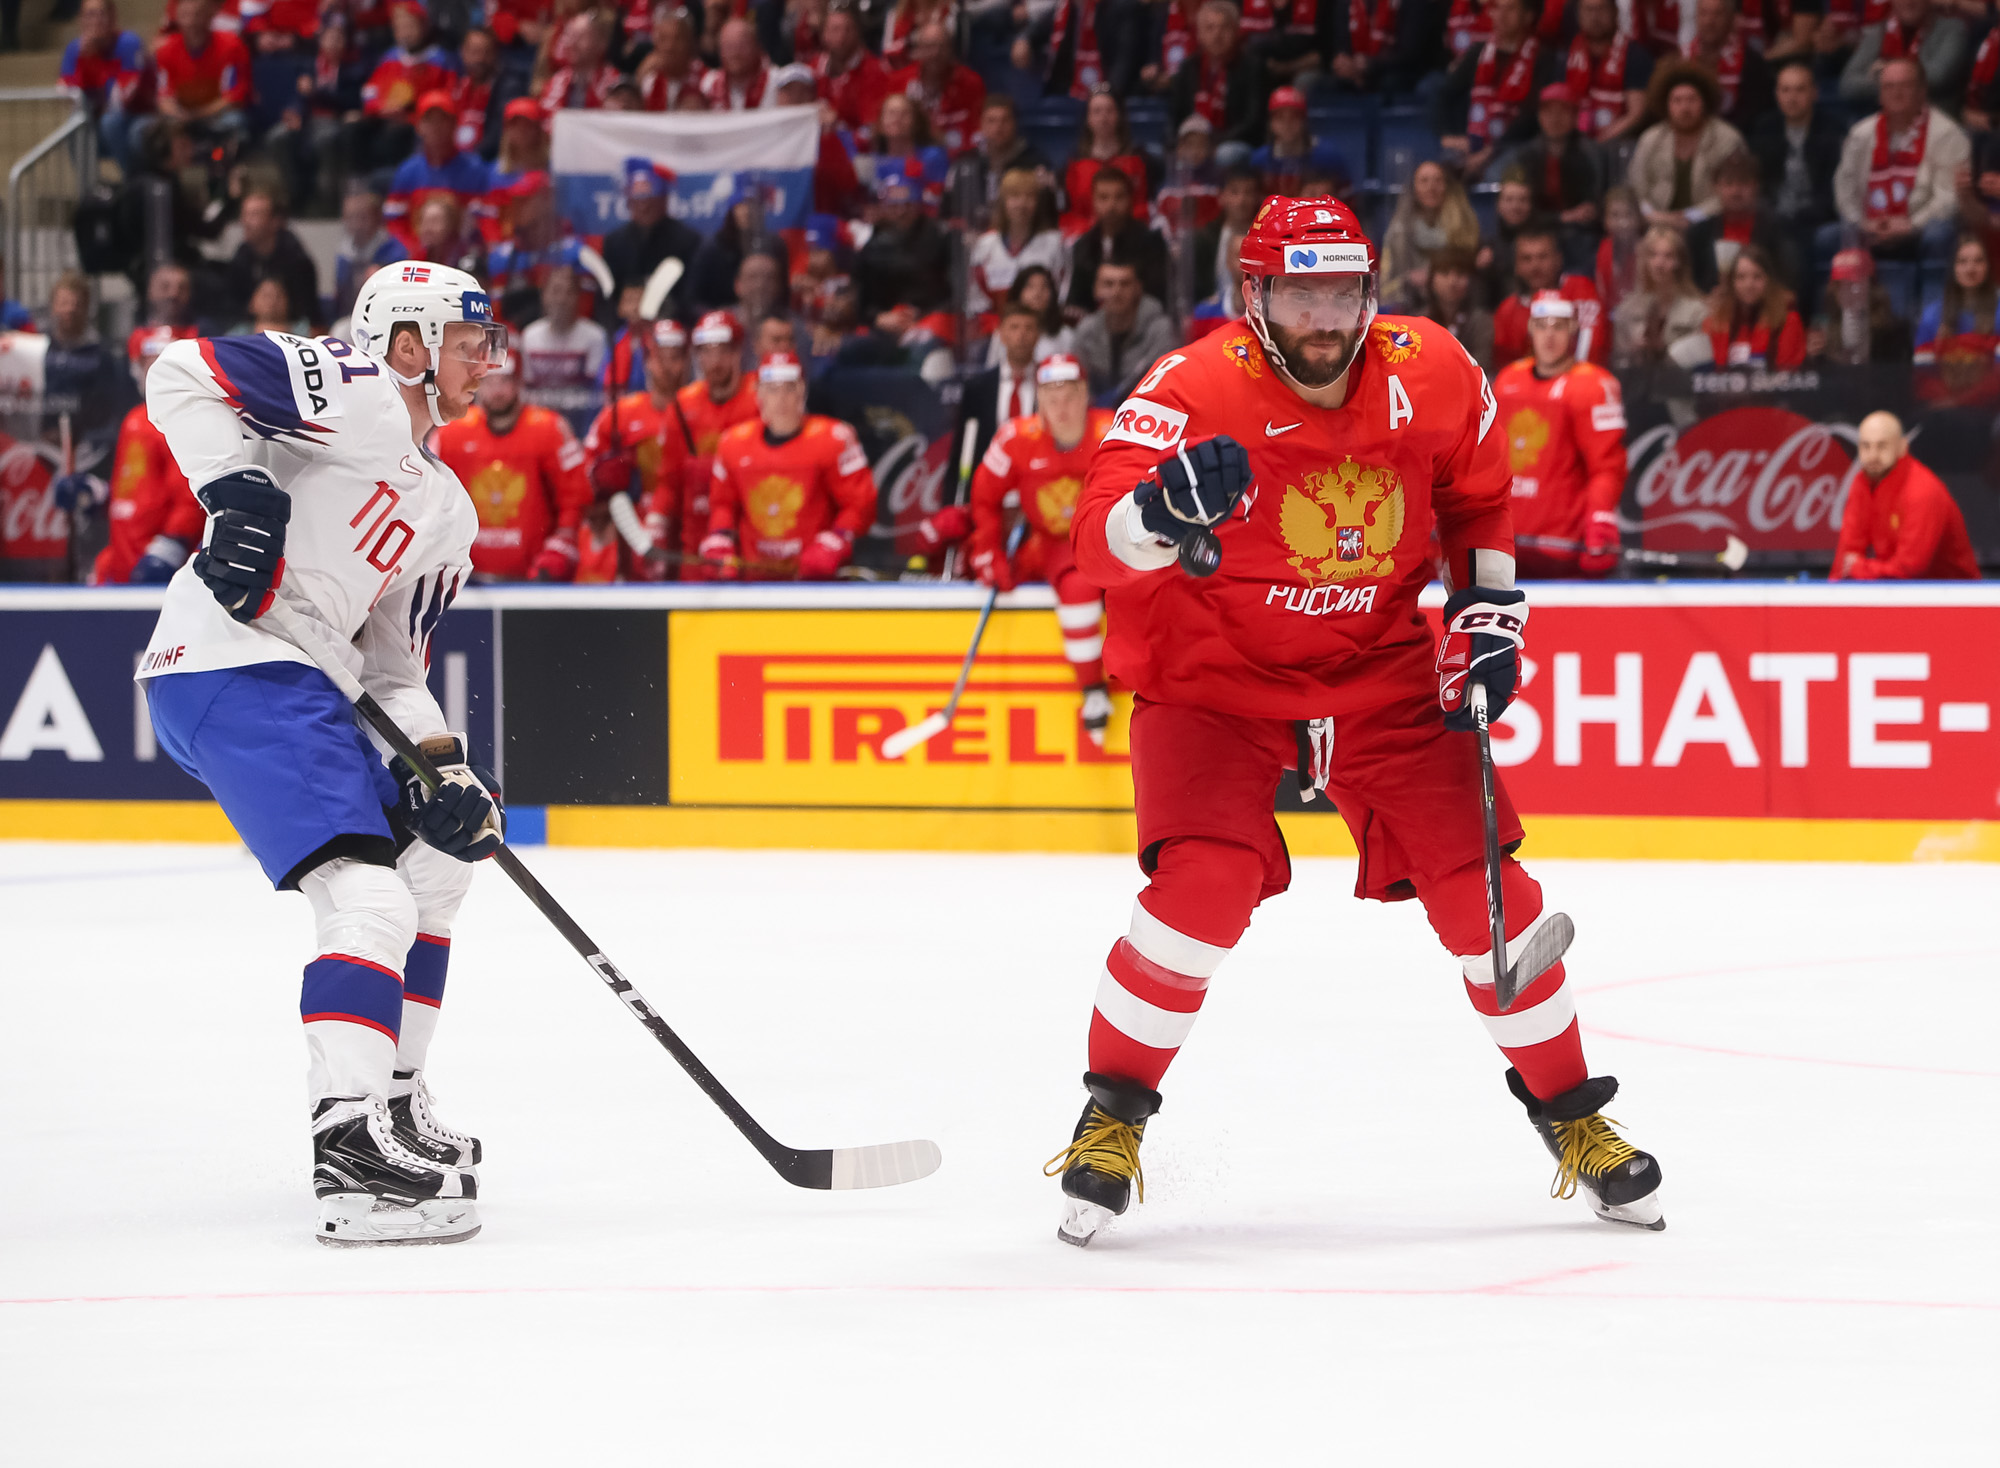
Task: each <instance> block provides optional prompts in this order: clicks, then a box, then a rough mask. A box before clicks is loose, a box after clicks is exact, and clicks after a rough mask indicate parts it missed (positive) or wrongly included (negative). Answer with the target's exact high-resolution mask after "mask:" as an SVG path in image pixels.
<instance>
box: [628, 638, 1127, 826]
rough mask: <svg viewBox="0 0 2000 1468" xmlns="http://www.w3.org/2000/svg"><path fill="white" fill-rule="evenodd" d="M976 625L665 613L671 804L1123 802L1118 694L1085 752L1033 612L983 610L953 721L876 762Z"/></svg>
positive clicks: (1068, 805) (932, 693)
mask: <svg viewBox="0 0 2000 1468" xmlns="http://www.w3.org/2000/svg"><path fill="white" fill-rule="evenodd" d="M977 617H978V614H977V613H976V612H971V611H906V612H859V611H857V612H826V611H812V612H788V611H767V612H723V611H717V612H676V613H674V614H673V616H672V617H671V618H670V619H669V622H668V639H669V646H670V652H669V658H668V664H669V667H670V669H671V674H670V696H669V708H670V717H671V720H672V735H671V753H670V756H669V761H668V763H669V768H670V770H671V772H672V778H671V788H672V800H673V802H674V804H676V805H771V806H876V807H914V806H922V807H933V808H936V807H944V808H981V809H1017V810H1018V809H1041V810H1122V809H1129V808H1130V807H1131V804H1132V777H1131V770H1130V763H1129V760H1128V758H1127V755H1126V748H1127V746H1126V743H1125V733H1126V725H1127V721H1128V719H1129V716H1130V712H1131V706H1130V700H1129V699H1128V698H1126V697H1122V696H1121V697H1120V698H1118V699H1117V700H1116V703H1117V705H1118V709H1117V714H1116V716H1115V717H1114V719H1113V720H1112V726H1111V730H1110V733H1109V737H1108V738H1107V740H1106V742H1105V747H1104V748H1103V749H1102V750H1100V749H1098V748H1097V746H1096V745H1094V744H1093V743H1091V741H1090V739H1089V738H1088V737H1087V736H1086V735H1085V734H1084V732H1083V727H1082V725H1081V724H1080V723H1079V722H1078V719H1077V708H1078V694H1077V686H1076V678H1075V675H1074V674H1072V673H1071V672H1070V668H1069V664H1068V663H1067V662H1065V661H1064V660H1063V655H1062V636H1061V629H1060V628H1058V626H1057V625H1056V619H1055V617H1054V616H1053V615H1052V614H1051V613H1049V612H1046V611H1002V612H996V613H995V614H994V616H993V620H992V622H991V623H990V624H989V625H988V627H987V629H986V637H985V640H984V642H982V644H981V646H980V654H979V662H978V665H977V666H976V667H975V668H974V670H973V676H972V680H971V682H970V683H968V684H967V685H966V690H965V697H964V698H963V699H962V700H961V701H960V703H959V706H958V717H957V720H956V722H955V723H954V724H953V726H952V727H951V728H950V729H949V730H947V731H946V732H945V733H943V734H940V735H939V736H938V737H937V738H935V739H933V740H932V741H931V742H930V743H929V744H928V745H925V746H922V747H921V748H920V749H918V750H916V751H914V752H912V753H910V754H908V755H906V756H904V757H903V758H902V759H900V760H897V761H894V762H889V761H885V760H883V758H882V753H881V751H882V741H883V739H885V738H887V737H888V736H889V735H890V734H893V733H895V732H896V731H897V730H898V729H902V728H905V727H907V726H908V725H911V724H915V723H917V722H918V721H920V720H922V719H924V718H926V717H927V716H928V715H930V714H931V713H933V712H935V711H936V710H938V709H940V708H942V707H943V706H944V701H945V699H946V698H947V697H948V696H949V695H950V693H951V687H952V683H953V682H954V681H955V680H956V678H957V677H958V669H959V664H960V662H961V660H962V659H963V658H964V656H965V649H966V646H967V644H968V643H969V642H970V641H971V638H972V628H973V624H974V622H975V621H976V620H977Z"/></svg>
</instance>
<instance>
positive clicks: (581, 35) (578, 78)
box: [542, 10, 622, 112]
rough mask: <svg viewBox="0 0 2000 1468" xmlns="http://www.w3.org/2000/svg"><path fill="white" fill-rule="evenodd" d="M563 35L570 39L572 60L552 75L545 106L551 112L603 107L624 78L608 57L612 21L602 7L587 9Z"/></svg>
mask: <svg viewBox="0 0 2000 1468" xmlns="http://www.w3.org/2000/svg"><path fill="white" fill-rule="evenodd" d="M563 39H564V40H565V41H567V42H568V43H569V56H570V60H569V64H568V65H567V66H562V67H558V68H557V69H556V71H555V72H554V73H553V74H552V75H551V76H550V77H549V84H548V85H547V86H546V87H544V88H542V106H543V107H544V108H546V109H547V110H548V111H550V112H561V111H563V110H564V109H566V108H568V109H579V108H588V109H596V108H599V107H602V106H603V105H604V99H605V98H606V97H608V96H609V95H610V94H611V89H612V88H613V87H615V86H617V85H618V83H619V81H620V80H621V79H622V74H621V73H620V72H619V70H618V68H617V67H615V66H613V65H612V64H611V63H610V62H609V61H608V60H606V59H605V58H606V57H608V56H609V55H610V54H611V22H610V21H609V20H608V19H606V18H605V15H604V12H603V11H601V10H592V11H588V12H586V13H585V14H583V15H579V16H577V17H575V18H574V19H573V20H571V21H570V23H569V24H568V25H567V26H565V27H564V28H563Z"/></svg>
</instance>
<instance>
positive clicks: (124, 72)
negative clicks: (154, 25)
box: [62, 0, 153, 178]
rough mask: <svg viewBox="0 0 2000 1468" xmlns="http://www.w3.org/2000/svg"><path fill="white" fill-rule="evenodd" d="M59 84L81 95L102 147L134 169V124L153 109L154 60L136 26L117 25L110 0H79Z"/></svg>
mask: <svg viewBox="0 0 2000 1468" xmlns="http://www.w3.org/2000/svg"><path fill="white" fill-rule="evenodd" d="M62 84H63V85H64V86H65V87H67V88H69V89H70V90H71V91H73V92H75V93H76V94H77V95H78V96H79V97H81V98H83V101H84V105H86V106H87V107H89V108H90V115H91V117H92V118H94V119H95V120H96V123H97V137H98V141H99V143H100V145H101V146H102V147H103V149H104V151H105V152H106V153H108V154H109V155H110V156H111V157H112V158H114V159H115V160H117V163H118V169H119V172H120V173H122V174H123V175H124V176H125V177H127V178H130V177H132V174H133V167H132V148H133V127H134V124H135V123H137V121H138V120H139V119H140V118H141V117H143V116H145V115H146V114H147V113H149V112H151V111H152V110H153V63H152V61H151V59H150V58H149V57H148V56H147V55H146V43H145V42H144V41H142V40H140V39H139V34H138V32H137V31H127V30H120V29H119V27H118V10H117V7H116V6H115V5H114V4H113V3H112V0H84V4H83V8H82V9H81V10H80V11H79V12H78V13H77V31H76V36H75V37H74V38H73V39H72V40H71V41H70V43H69V45H67V46H65V47H64V48H63V56H62Z"/></svg>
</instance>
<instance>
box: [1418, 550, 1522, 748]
mask: <svg viewBox="0 0 2000 1468" xmlns="http://www.w3.org/2000/svg"><path fill="white" fill-rule="evenodd" d="M1527 626H1528V594H1527V593H1526V592H1525V591H1516V590H1507V591H1502V590H1500V589H1498V588H1497V587H1491V586H1468V587H1466V588H1465V590H1463V591H1454V592H1453V593H1452V594H1451V599H1450V600H1449V601H1447V602H1446V603H1445V604H1444V636H1443V637H1441V638H1439V639H1438V660H1437V672H1438V706H1439V707H1441V708H1442V709H1443V710H1444V723H1445V727H1446V728H1447V729H1470V728H1472V727H1473V724H1472V701H1471V698H1470V694H1471V691H1472V685H1473V684H1475V683H1480V684H1484V685H1485V688H1486V717H1487V720H1488V722H1491V721H1492V720H1495V719H1497V718H1499V717H1500V715H1501V714H1503V713H1505V712H1506V710H1507V705H1508V704H1510V703H1512V702H1513V701H1514V685H1515V683H1516V682H1517V681H1518V680H1519V678H1520V676H1521V645H1522V643H1523V641H1524V640H1525V632H1526V629H1527Z"/></svg>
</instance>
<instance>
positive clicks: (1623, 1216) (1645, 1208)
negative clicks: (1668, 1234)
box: [1590, 1193, 1667, 1233]
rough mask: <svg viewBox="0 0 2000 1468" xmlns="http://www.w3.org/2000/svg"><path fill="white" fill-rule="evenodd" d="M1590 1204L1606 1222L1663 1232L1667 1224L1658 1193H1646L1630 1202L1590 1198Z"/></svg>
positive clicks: (1652, 1231)
mask: <svg viewBox="0 0 2000 1468" xmlns="http://www.w3.org/2000/svg"><path fill="white" fill-rule="evenodd" d="M1590 1206H1591V1207H1592V1208H1593V1209H1594V1210H1596V1213H1597V1216H1598V1217H1599V1218H1601V1219H1603V1220H1604V1221H1605V1222H1606V1223H1622V1224H1624V1225H1625V1226H1626V1227H1628V1228H1643V1229H1646V1230H1647V1231H1648V1232H1651V1233H1660V1232H1663V1231H1664V1230H1665V1229H1666V1226H1667V1216H1666V1214H1665V1212H1664V1211H1663V1210H1662V1209H1661V1207H1660V1195H1659V1194H1658V1193H1648V1194H1646V1196H1645V1197H1643V1198H1634V1199H1633V1200H1632V1201H1631V1202H1630V1203H1599V1202H1597V1201H1596V1200H1595V1199H1592V1200H1591V1204H1590Z"/></svg>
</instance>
